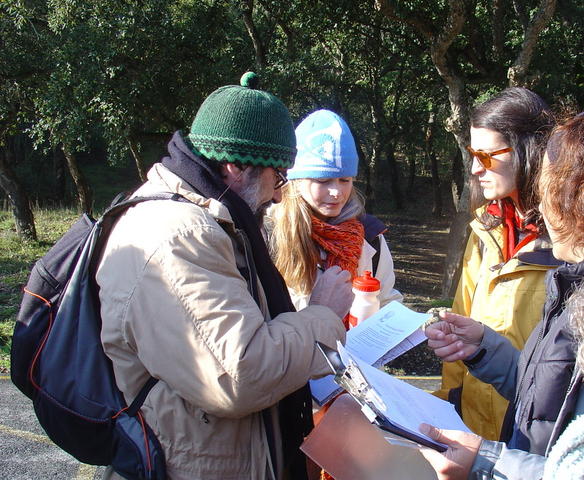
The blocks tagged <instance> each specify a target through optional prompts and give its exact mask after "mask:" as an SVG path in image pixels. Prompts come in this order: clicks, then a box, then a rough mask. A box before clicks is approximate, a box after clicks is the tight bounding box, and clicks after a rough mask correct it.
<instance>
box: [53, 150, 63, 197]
mask: <svg viewBox="0 0 584 480" xmlns="http://www.w3.org/2000/svg"><path fill="white" fill-rule="evenodd" d="M53 174H54V175H55V191H54V192H53V197H54V198H55V202H56V203H57V204H59V205H64V204H65V192H66V188H65V185H66V183H65V182H66V177H65V175H66V173H65V158H64V157H63V151H62V150H61V149H60V148H58V147H56V148H53Z"/></svg>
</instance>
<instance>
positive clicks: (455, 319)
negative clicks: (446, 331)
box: [438, 310, 476, 331]
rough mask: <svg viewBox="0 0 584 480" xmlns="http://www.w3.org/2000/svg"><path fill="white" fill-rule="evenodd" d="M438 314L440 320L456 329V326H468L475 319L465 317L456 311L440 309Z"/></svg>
mask: <svg viewBox="0 0 584 480" xmlns="http://www.w3.org/2000/svg"><path fill="white" fill-rule="evenodd" d="M438 315H439V316H440V318H441V319H442V320H444V321H445V322H447V323H449V324H450V325H452V326H453V327H454V329H456V327H459V328H463V327H468V326H470V325H472V324H473V323H476V322H475V320H473V319H472V318H470V317H465V316H464V315H459V314H458V313H452V312H448V311H445V310H444V311H441V312H440V313H439V314H438ZM454 329H453V331H454Z"/></svg>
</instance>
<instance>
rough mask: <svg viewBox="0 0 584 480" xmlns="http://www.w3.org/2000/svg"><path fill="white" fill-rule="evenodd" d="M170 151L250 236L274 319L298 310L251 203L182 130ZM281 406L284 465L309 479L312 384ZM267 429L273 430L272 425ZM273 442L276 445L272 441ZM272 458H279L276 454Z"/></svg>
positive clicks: (173, 162) (172, 162)
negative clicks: (304, 446)
mask: <svg viewBox="0 0 584 480" xmlns="http://www.w3.org/2000/svg"><path fill="white" fill-rule="evenodd" d="M168 153H169V156H167V157H164V158H163V159H162V164H163V165H164V166H165V167H166V168H167V169H168V170H170V171H171V172H172V173H174V174H175V175H178V176H179V177H180V178H182V179H183V180H184V181H185V182H187V183H188V184H189V185H190V186H191V187H192V188H193V189H194V190H195V191H196V192H198V193H200V194H201V195H203V196H204V197H206V198H214V199H216V200H217V199H218V198H219V197H221V203H223V205H225V206H226V207H227V209H228V210H229V213H230V214H231V218H232V219H233V222H234V223H235V226H236V227H237V228H238V229H239V230H242V231H243V232H244V233H245V235H246V236H247V238H248V240H249V243H250V245H251V248H252V255H253V260H254V263H255V268H256V272H257V275H258V277H259V279H260V282H261V284H262V287H263V289H264V291H265V294H266V298H267V302H268V309H269V311H270V316H271V318H274V317H275V316H276V315H279V314H280V313H284V312H293V311H295V308H294V305H293V304H292V301H291V300H290V295H289V294H288V289H287V288H286V284H285V282H284V280H283V278H282V276H281V275H280V273H279V272H278V270H277V269H276V267H275V266H274V264H273V262H272V260H271V259H270V255H269V252H268V248H267V246H266V243H265V241H264V238H263V236H262V234H261V231H260V227H259V225H258V222H257V220H256V218H255V216H254V214H253V212H252V211H251V209H250V208H249V207H248V205H247V204H246V203H245V202H244V201H242V199H241V197H240V196H239V195H237V194H236V193H235V192H233V191H231V190H227V191H226V192H225V188H226V185H225V183H224V182H223V179H222V178H221V177H220V176H219V174H218V173H217V172H216V170H215V169H214V168H212V165H211V164H210V162H211V161H210V160H208V159H206V158H204V157H198V156H197V155H195V154H194V153H193V152H192V151H191V150H190V149H189V147H188V146H187V144H186V143H185V140H184V139H183V136H182V135H181V133H180V132H175V134H174V135H173V137H172V139H171V141H170V142H169V144H168ZM256 301H257V299H256ZM278 408H279V417H280V429H281V432H282V448H283V451H284V462H285V466H284V468H285V470H287V472H288V474H289V476H290V478H294V479H305V478H307V474H306V459H305V457H304V454H302V452H301V451H300V449H299V447H300V444H301V443H302V441H303V440H304V437H305V436H306V435H308V433H309V432H310V430H311V429H312V427H313V423H312V411H311V394H310V389H309V387H308V384H307V385H306V386H304V387H302V388H300V389H299V390H297V391H296V392H293V393H291V394H290V395H288V396H287V397H285V398H283V399H282V400H280V402H279V405H278ZM266 417H267V415H264V418H266ZM267 428H268V430H270V428H269V426H267ZM270 434H271V432H270V431H268V436H270ZM270 444H271V445H270V448H272V447H273V445H272V442H270ZM272 459H273V460H275V457H274V456H273V455H272Z"/></svg>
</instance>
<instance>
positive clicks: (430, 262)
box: [383, 215, 449, 375]
mask: <svg viewBox="0 0 584 480" xmlns="http://www.w3.org/2000/svg"><path fill="white" fill-rule="evenodd" d="M383 220H384V221H386V223H388V225H389V230H388V232H387V240H388V243H389V246H390V250H391V253H392V256H393V261H394V270H395V276H396V288H397V289H398V290H399V291H401V292H402V293H403V295H404V303H405V304H406V305H407V306H408V307H409V308H411V309H413V310H415V311H417V312H426V311H428V309H430V308H432V307H435V306H438V305H439V304H440V293H441V286H442V271H443V265H444V259H445V256H446V250H447V241H448V227H449V218H447V217H442V218H440V219H436V218H434V217H431V216H426V217H422V218H420V219H417V218H412V217H409V216H399V215H391V216H388V217H386V218H384V219H383ZM387 367H388V369H389V371H390V372H391V373H395V374H399V375H439V374H440V369H441V366H440V362H439V361H438V360H437V358H436V357H435V356H434V354H433V353H432V352H431V351H429V350H428V348H427V347H426V345H425V344H422V345H420V346H418V347H416V348H414V349H412V350H410V351H409V352H407V353H406V354H404V355H402V356H401V357H400V358H397V359H396V360H394V361H393V362H391V363H390V364H389V365H388V366H387Z"/></svg>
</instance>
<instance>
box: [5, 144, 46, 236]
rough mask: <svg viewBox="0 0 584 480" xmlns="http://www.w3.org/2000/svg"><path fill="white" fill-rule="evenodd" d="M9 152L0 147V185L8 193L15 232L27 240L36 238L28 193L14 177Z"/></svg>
mask: <svg viewBox="0 0 584 480" xmlns="http://www.w3.org/2000/svg"><path fill="white" fill-rule="evenodd" d="M10 163H11V162H10V160H9V153H8V151H7V150H6V147H3V148H0V187H2V190H4V192H5V193H6V195H8V200H9V201H10V205H11V206H12V213H13V214H14V222H15V224H16V234H17V235H18V236H19V237H20V238H22V239H27V240H36V239H37V234H36V228H35V225H34V215H33V213H32V209H31V208H30V202H29V199H28V195H27V194H26V192H25V191H24V188H23V187H22V185H21V184H20V182H19V181H18V178H16V175H15V174H14V171H13V170H12V167H11V166H10Z"/></svg>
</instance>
